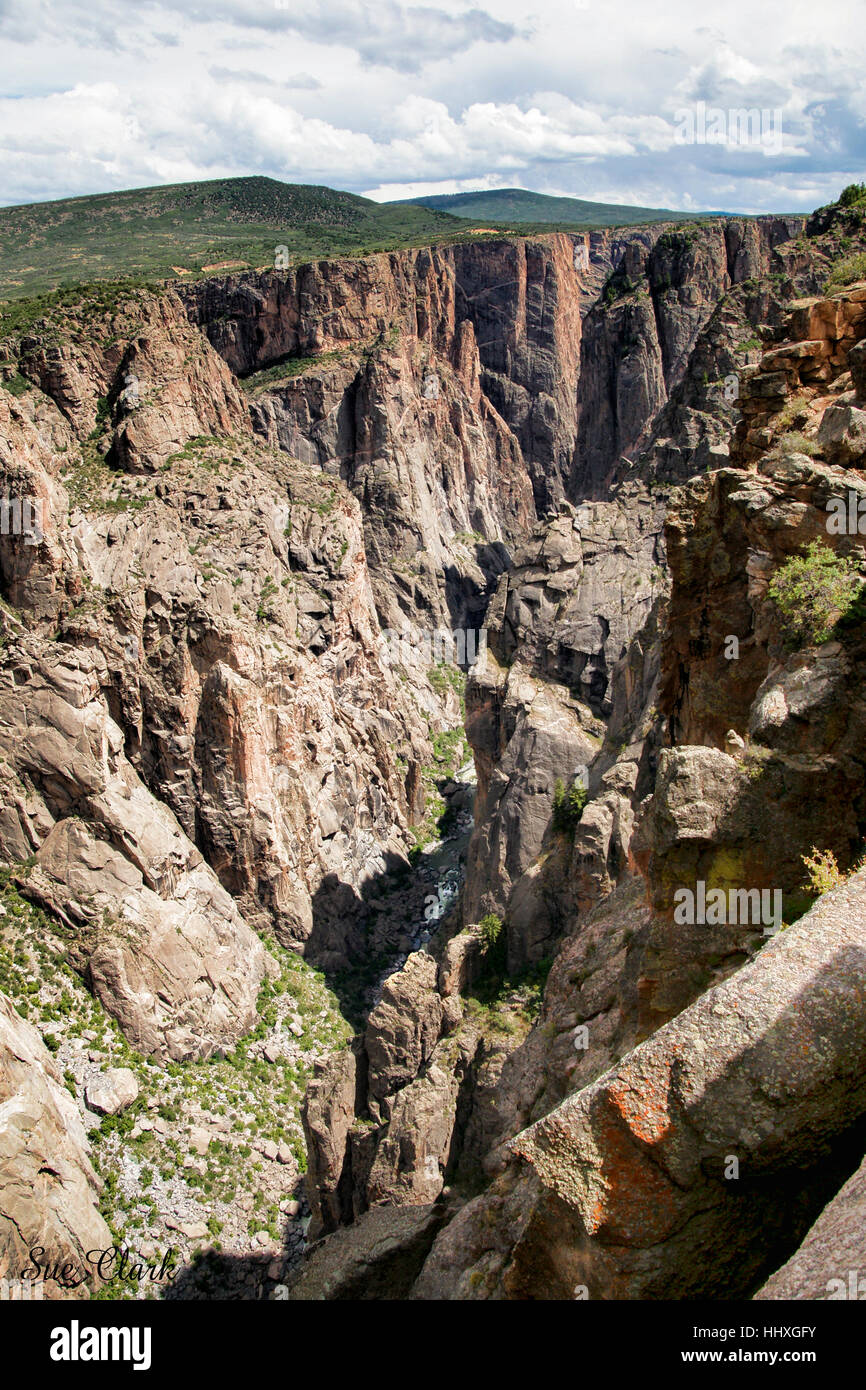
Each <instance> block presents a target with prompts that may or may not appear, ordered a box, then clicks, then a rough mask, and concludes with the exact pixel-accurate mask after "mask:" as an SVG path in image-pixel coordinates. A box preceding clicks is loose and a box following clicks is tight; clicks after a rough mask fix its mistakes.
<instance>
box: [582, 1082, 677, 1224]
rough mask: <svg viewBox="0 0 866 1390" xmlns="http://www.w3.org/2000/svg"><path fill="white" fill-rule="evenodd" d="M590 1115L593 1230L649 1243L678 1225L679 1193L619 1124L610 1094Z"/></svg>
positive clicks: (617, 1110)
mask: <svg viewBox="0 0 866 1390" xmlns="http://www.w3.org/2000/svg"><path fill="white" fill-rule="evenodd" d="M606 1099H607V1100H608V1101H609V1104H608V1105H605V1106H603V1107H602V1108H601V1112H600V1113H598V1114H597V1115H596V1116H595V1123H594V1124H593V1131H594V1133H593V1138H594V1142H595V1147H596V1150H597V1152H598V1153H599V1154H600V1155H601V1158H602V1161H603V1165H604V1166H603V1170H602V1174H601V1176H602V1179H603V1181H604V1185H605V1189H606V1197H605V1199H604V1202H603V1203H602V1202H600V1201H599V1202H596V1203H595V1204H594V1208H593V1212H592V1220H593V1223H594V1228H595V1231H596V1233H597V1234H598V1235H599V1236H600V1237H601V1238H602V1239H604V1240H605V1241H607V1242H610V1243H611V1244H617V1245H618V1244H622V1245H639V1246H646V1245H654V1244H655V1243H656V1242H657V1241H660V1240H664V1239H665V1238H666V1237H667V1236H669V1235H670V1233H671V1231H672V1230H675V1229H676V1228H677V1226H678V1225H680V1223H681V1221H682V1219H683V1212H682V1210H681V1201H682V1194H681V1192H680V1191H679V1189H678V1188H677V1187H676V1186H675V1185H674V1184H673V1183H672V1182H670V1181H669V1179H668V1178H667V1177H666V1176H665V1174H664V1173H662V1172H661V1171H660V1169H658V1168H657V1167H656V1165H655V1164H654V1163H652V1162H651V1161H650V1159H649V1158H648V1157H647V1156H646V1155H645V1154H644V1153H643V1152H642V1151H641V1149H639V1148H638V1147H637V1146H636V1145H635V1144H634V1142H633V1140H632V1137H631V1135H630V1134H629V1132H628V1131H627V1130H625V1129H623V1126H622V1117H621V1114H620V1112H619V1108H618V1107H617V1106H616V1104H615V1101H614V1099H613V1097H610V1096H608V1097H606Z"/></svg>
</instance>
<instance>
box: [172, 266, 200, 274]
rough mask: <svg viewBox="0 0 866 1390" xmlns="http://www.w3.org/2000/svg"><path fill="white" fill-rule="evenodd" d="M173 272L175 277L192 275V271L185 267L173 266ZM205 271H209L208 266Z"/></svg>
mask: <svg viewBox="0 0 866 1390" xmlns="http://www.w3.org/2000/svg"><path fill="white" fill-rule="evenodd" d="M172 270H173V271H174V273H175V275H192V271H191V270H187V268H186V266H185V265H173V266H172ZM205 270H207V266H205Z"/></svg>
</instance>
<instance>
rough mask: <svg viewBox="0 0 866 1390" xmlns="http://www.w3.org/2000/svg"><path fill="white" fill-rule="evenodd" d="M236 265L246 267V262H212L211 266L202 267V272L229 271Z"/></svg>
mask: <svg viewBox="0 0 866 1390" xmlns="http://www.w3.org/2000/svg"><path fill="white" fill-rule="evenodd" d="M237 265H241V266H246V261H214V263H213V265H203V266H202V270H231V269H232V267H233V266H237Z"/></svg>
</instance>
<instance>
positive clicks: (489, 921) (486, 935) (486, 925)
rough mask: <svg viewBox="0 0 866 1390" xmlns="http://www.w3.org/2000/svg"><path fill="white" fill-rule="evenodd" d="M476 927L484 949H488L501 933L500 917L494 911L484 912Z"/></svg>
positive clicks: (494, 943)
mask: <svg viewBox="0 0 866 1390" xmlns="http://www.w3.org/2000/svg"><path fill="white" fill-rule="evenodd" d="M478 927H479V930H480V932H481V940H482V943H483V945H484V950H485V951H489V950H490V949H491V947H492V946H495V945H496V943H497V941H498V940H499V938H500V936H501V935H502V918H501V917H497V915H496V913H495V912H488V913H485V915H484V916H483V917H482V918H481V921H480V922H479V923H478Z"/></svg>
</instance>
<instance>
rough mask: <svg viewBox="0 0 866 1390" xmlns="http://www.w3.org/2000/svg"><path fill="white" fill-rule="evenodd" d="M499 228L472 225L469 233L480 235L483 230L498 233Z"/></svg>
mask: <svg viewBox="0 0 866 1390" xmlns="http://www.w3.org/2000/svg"><path fill="white" fill-rule="evenodd" d="M498 230H499V228H498V227H470V228H469V234H470V236H478V235H479V234H480V233H481V232H494V233H496V232H497V231H498Z"/></svg>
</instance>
